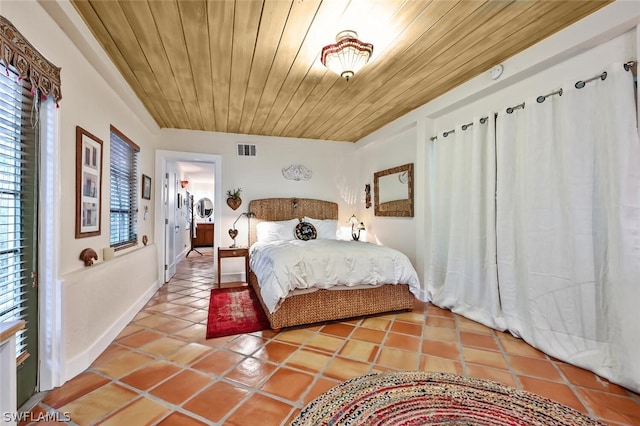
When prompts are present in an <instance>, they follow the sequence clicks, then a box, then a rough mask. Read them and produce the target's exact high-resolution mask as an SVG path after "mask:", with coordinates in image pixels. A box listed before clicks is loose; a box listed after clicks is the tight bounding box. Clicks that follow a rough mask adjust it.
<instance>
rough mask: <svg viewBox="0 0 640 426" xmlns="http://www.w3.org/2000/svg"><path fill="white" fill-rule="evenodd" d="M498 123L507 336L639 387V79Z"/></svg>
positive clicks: (614, 74) (618, 67)
mask: <svg viewBox="0 0 640 426" xmlns="http://www.w3.org/2000/svg"><path fill="white" fill-rule="evenodd" d="M606 71H607V78H606V79H605V80H604V81H602V80H600V79H598V80H596V81H593V82H589V83H587V84H586V86H585V87H584V88H583V89H575V88H573V87H571V88H569V89H565V90H564V94H563V95H562V96H561V97H560V96H552V97H549V98H547V100H546V101H545V102H544V103H541V104H539V103H537V102H536V101H535V99H527V100H526V108H524V109H520V110H516V111H515V112H514V113H513V114H507V113H501V114H499V116H498V119H497V138H496V141H497V148H496V149H497V211H496V215H497V224H498V225H497V254H498V277H499V285H500V297H501V302H502V312H503V315H504V319H505V320H506V325H507V327H508V328H509V330H510V331H511V332H512V333H514V334H516V335H519V336H521V337H522V338H523V339H524V340H525V341H527V342H529V343H530V344H532V345H533V346H535V347H537V348H539V349H541V350H543V351H544V352H546V353H548V354H550V355H552V356H554V357H556V358H559V359H561V360H564V361H567V362H570V363H572V364H575V365H578V366H580V367H584V368H587V369H589V370H592V371H594V372H596V373H598V374H599V375H601V376H603V377H606V378H608V379H610V380H611V381H613V382H616V383H619V384H621V385H623V386H626V387H628V388H630V389H633V390H635V391H640V362H638V361H639V360H640V313H639V312H640V306H638V304H639V303H640V142H639V140H638V133H637V128H636V106H635V101H634V91H633V76H632V74H631V73H630V72H626V71H625V70H624V69H623V67H622V64H614V65H612V66H611V67H610V68H609V69H607V70H606Z"/></svg>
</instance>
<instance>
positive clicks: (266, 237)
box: [256, 219, 300, 243]
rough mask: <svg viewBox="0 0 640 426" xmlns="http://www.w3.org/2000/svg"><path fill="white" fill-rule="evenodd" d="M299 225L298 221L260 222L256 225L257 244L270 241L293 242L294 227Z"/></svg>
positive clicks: (294, 237) (294, 236)
mask: <svg viewBox="0 0 640 426" xmlns="http://www.w3.org/2000/svg"><path fill="white" fill-rule="evenodd" d="M298 223H300V221H299V220H298V219H291V220H282V221H279V222H260V223H258V224H257V225H256V233H257V239H258V242H259V243H270V242H271V241H287V240H295V239H296V235H295V232H294V231H295V227H296V225H297V224H298Z"/></svg>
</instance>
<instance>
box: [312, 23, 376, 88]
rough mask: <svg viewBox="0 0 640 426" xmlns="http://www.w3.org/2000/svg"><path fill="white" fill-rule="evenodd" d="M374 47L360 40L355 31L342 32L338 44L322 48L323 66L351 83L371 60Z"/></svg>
mask: <svg viewBox="0 0 640 426" xmlns="http://www.w3.org/2000/svg"><path fill="white" fill-rule="evenodd" d="M372 53H373V45H372V44H370V43H364V42H362V41H360V40H358V34H357V33H356V32H355V31H341V32H340V33H338V35H337V36H336V43H335V44H329V45H327V46H325V47H323V48H322V56H321V58H320V61H321V62H322V64H323V65H324V66H325V67H327V68H329V69H330V70H331V71H333V72H335V73H336V74H338V75H339V76H341V77H342V78H344V79H345V80H347V81H349V79H350V78H351V77H353V75H354V74H355V73H356V72H358V70H360V68H362V67H363V66H364V65H365V64H366V63H367V62H368V61H369V58H371V54H372Z"/></svg>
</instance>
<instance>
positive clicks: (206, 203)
mask: <svg viewBox="0 0 640 426" xmlns="http://www.w3.org/2000/svg"><path fill="white" fill-rule="evenodd" d="M212 213H213V202H212V201H211V200H210V199H208V198H200V199H199V200H198V202H197V203H196V214H197V215H198V216H199V217H201V218H203V219H206V218H208V217H209V216H211V214H212Z"/></svg>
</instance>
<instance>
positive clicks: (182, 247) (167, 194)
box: [155, 150, 222, 282]
mask: <svg viewBox="0 0 640 426" xmlns="http://www.w3.org/2000/svg"><path fill="white" fill-rule="evenodd" d="M221 162H222V160H221V156H219V155H214V154H197V153H189V152H177V151H161V150H159V151H156V182H160V184H161V187H160V188H156V191H157V192H156V193H157V194H161V196H160V197H157V199H156V211H157V212H159V217H157V219H159V220H156V228H155V237H156V241H159V242H162V244H161V245H160V246H161V249H160V250H159V254H158V256H159V258H160V259H159V260H160V261H159V265H160V271H159V276H161V277H164V282H168V281H169V280H170V279H171V278H172V277H173V275H174V274H175V266H176V264H177V262H178V261H179V260H180V259H182V258H183V257H184V256H186V254H187V253H188V252H189V250H190V248H191V245H190V243H191V241H190V240H189V238H191V233H190V220H191V218H190V217H187V214H188V212H189V211H191V210H190V206H189V207H187V205H186V203H187V202H189V201H190V200H188V197H192V196H194V195H195V197H198V198H197V199H195V200H194V202H197V201H199V199H201V198H210V199H211V201H212V203H213V211H212V213H211V216H210V221H211V223H212V224H213V223H220V217H221V207H220V205H221V204H220V201H221V199H222V197H221V192H222V186H221ZM204 176H206V177H204ZM206 179H208V180H209V183H208V185H209V187H210V196H209V197H205V196H204V195H203V191H202V185H199V184H197V182H199V181H202V180H206ZM184 181H187V183H186V184H185V183H184ZM198 191H200V192H198ZM219 239H220V235H219V233H218V232H216V233H215V234H214V236H213V245H214V246H219ZM214 264H215V253H214Z"/></svg>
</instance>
